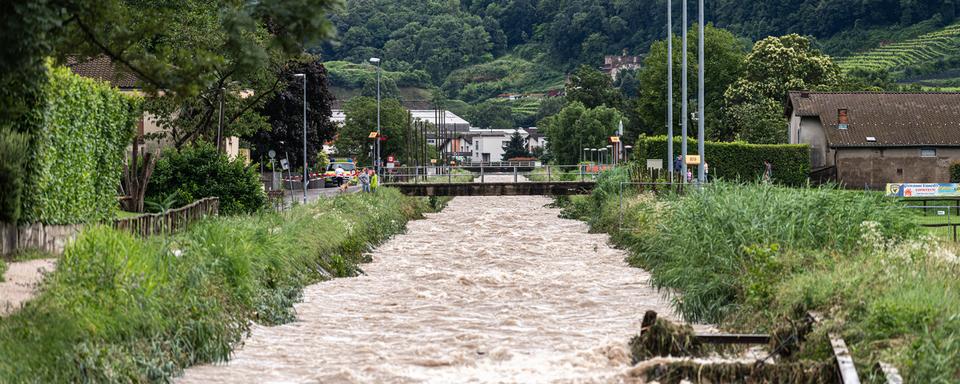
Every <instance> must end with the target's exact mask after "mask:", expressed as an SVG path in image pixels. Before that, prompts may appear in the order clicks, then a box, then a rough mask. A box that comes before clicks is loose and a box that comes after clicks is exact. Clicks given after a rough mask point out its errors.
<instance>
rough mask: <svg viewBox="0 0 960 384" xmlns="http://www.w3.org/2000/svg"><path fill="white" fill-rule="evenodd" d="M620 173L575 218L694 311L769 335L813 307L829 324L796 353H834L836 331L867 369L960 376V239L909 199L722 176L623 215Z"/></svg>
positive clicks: (940, 379)
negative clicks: (937, 235) (939, 235)
mask: <svg viewBox="0 0 960 384" xmlns="http://www.w3.org/2000/svg"><path fill="white" fill-rule="evenodd" d="M618 173H622V172H620V171H613V172H608V173H605V174H603V175H602V176H601V177H600V181H599V183H598V185H597V188H596V189H595V191H594V194H593V195H591V196H583V197H576V198H573V199H572V200H571V201H570V202H568V203H567V204H565V206H566V208H565V210H564V214H565V215H567V216H570V217H578V218H581V219H584V220H588V221H589V222H590V224H591V227H592V228H593V229H594V230H600V231H606V232H609V233H610V234H611V236H612V239H613V241H614V242H616V243H617V244H618V245H620V246H622V247H625V248H627V249H628V251H629V255H630V256H629V259H628V261H630V262H631V264H633V265H635V266H639V267H643V268H646V269H647V270H649V271H650V272H651V274H652V280H653V283H654V284H655V285H656V286H658V287H660V288H665V289H669V290H670V291H671V292H674V293H676V294H677V296H675V298H674V306H675V308H676V309H677V310H678V311H679V313H681V314H682V315H683V316H684V317H685V318H686V319H687V320H692V321H708V322H714V323H718V324H720V325H721V326H722V327H723V328H726V329H730V330H735V331H745V332H768V331H770V330H771V329H772V328H774V327H775V326H777V325H778V324H779V323H782V322H784V321H785V319H792V320H794V321H796V320H798V319H799V316H800V315H801V314H803V313H804V312H806V311H811V310H814V311H818V312H820V313H822V314H823V315H824V318H825V319H826V321H825V323H824V324H822V325H820V326H818V327H817V328H816V330H815V332H814V334H812V335H811V336H810V337H809V341H808V342H807V343H806V344H804V346H803V347H802V348H801V351H800V354H799V355H798V356H796V358H808V359H816V360H821V361H822V360H824V359H827V358H829V356H830V352H829V347H828V346H829V344H828V343H827V342H826V333H827V332H828V331H829V332H837V333H839V334H840V335H841V336H842V337H844V339H845V340H846V341H847V343H848V344H849V345H850V346H851V349H852V351H853V354H854V358H855V361H856V363H857V364H858V368H859V369H860V370H861V372H863V375H864V376H867V377H871V375H870V374H869V373H868V372H872V367H873V365H874V364H875V363H876V362H877V361H884V362H888V363H892V364H894V365H896V366H897V367H899V368H900V369H901V372H902V373H904V377H905V378H906V379H907V382H910V383H953V382H956V381H957V379H958V378H960V333H958V332H960V279H957V278H956V276H957V274H958V273H960V259H958V258H957V256H956V255H957V252H958V250H960V247H958V246H957V245H956V244H944V243H940V242H938V241H936V240H935V239H930V238H929V237H925V236H924V232H923V231H922V229H921V228H920V227H919V226H918V219H919V217H918V215H916V214H913V213H906V214H905V211H904V210H903V208H901V206H900V203H898V202H897V201H896V200H893V199H886V198H883V197H882V196H881V195H880V194H871V193H863V192H857V191H845V190H838V189H833V188H800V189H794V188H784V187H777V186H771V185H738V184H728V183H717V184H714V185H711V186H709V187H706V188H704V189H702V190H692V191H690V192H688V194H686V195H684V196H677V195H663V196H660V197H655V196H652V195H649V194H628V195H627V196H626V197H625V206H626V209H625V210H624V211H622V212H621V211H620V210H619V209H618V208H619V201H618V200H619V195H618V194H617V193H616V192H615V185H616V184H617V181H618V180H623V179H624V175H622V174H618ZM620 214H622V215H623V217H624V228H626V229H625V230H624V231H617V228H618V224H619V222H618V219H619V215H620ZM638 310H639V309H638ZM638 315H639V314H638Z"/></svg>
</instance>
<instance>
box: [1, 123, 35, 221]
mask: <svg viewBox="0 0 960 384" xmlns="http://www.w3.org/2000/svg"><path fill="white" fill-rule="evenodd" d="M28 138H29V137H28V136H27V135H26V134H23V133H19V132H15V131H14V130H12V129H3V128H0V191H3V194H0V222H5V223H16V222H17V221H18V220H19V219H20V211H21V208H22V207H21V199H22V196H23V178H24V174H25V169H24V166H25V165H26V164H27V148H28V145H29V142H28Z"/></svg>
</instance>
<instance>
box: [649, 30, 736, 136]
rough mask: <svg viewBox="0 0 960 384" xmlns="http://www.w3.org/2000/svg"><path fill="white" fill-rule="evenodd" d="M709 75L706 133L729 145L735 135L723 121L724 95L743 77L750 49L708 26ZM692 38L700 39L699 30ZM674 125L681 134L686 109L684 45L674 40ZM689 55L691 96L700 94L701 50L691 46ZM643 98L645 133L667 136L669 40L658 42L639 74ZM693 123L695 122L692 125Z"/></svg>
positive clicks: (690, 33) (706, 81) (707, 59)
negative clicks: (683, 80) (699, 68)
mask: <svg viewBox="0 0 960 384" xmlns="http://www.w3.org/2000/svg"><path fill="white" fill-rule="evenodd" d="M703 32H704V41H705V43H704V54H705V57H706V60H705V61H706V63H705V71H706V73H708V74H709V75H708V76H707V77H706V78H705V79H704V88H705V89H704V93H705V100H706V101H705V105H704V115H705V119H704V125H705V127H704V130H705V134H706V136H707V138H708V139H709V140H717V141H729V140H733V139H734V132H731V131H730V129H729V128H730V126H729V125H726V124H724V121H723V108H724V103H723V93H724V92H725V91H726V90H727V88H728V87H729V86H730V85H731V84H733V82H734V81H735V80H736V79H737V78H738V77H740V75H741V74H742V73H743V69H742V68H743V58H744V56H745V52H746V47H745V46H744V44H743V42H741V41H740V40H738V39H737V37H736V36H734V35H733V34H732V33H730V32H729V31H727V30H724V29H721V28H716V27H714V26H713V25H707V26H706V27H705V28H704V29H703ZM687 34H688V35H689V36H696V35H697V27H696V26H693V27H690V30H689V31H688V32H687ZM673 47H674V52H673V93H674V94H673V104H674V105H673V113H674V116H673V123H674V132H679V131H680V121H681V120H680V118H681V115H680V113H681V106H682V104H681V103H682V97H681V95H682V93H681V92H682V90H683V88H682V87H681V84H682V82H681V72H680V71H681V69H682V67H683V66H682V59H681V56H680V55H681V54H682V45H681V40H680V38H679V37H676V36H674V38H673ZM688 48H689V49H688V52H687V56H688V57H687V64H688V67H687V73H688V75H687V76H688V81H687V92H688V94H689V95H691V96H693V95H696V94H697V76H698V73H697V57H698V56H697V47H696V45H695V44H690V46H689V47H688ZM638 77H639V83H640V86H639V92H640V93H639V95H638V100H637V103H636V106H635V107H634V109H636V110H637V113H638V115H639V116H640V119H641V123H642V126H643V127H642V130H643V132H646V133H648V134H666V126H667V121H666V120H667V118H666V115H667V100H666V97H665V96H664V95H665V94H666V89H667V43H666V41H665V40H659V41H656V42H654V43H653V44H652V45H651V46H650V52H649V53H648V54H647V57H646V59H645V60H644V65H643V68H641V69H640V71H639V73H638ZM688 107H689V110H690V111H695V110H696V105H695V104H689V105H688ZM691 123H692V122H691Z"/></svg>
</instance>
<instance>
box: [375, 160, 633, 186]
mask: <svg viewBox="0 0 960 384" xmlns="http://www.w3.org/2000/svg"><path fill="white" fill-rule="evenodd" d="M491 164H493V165H491ZM613 168H614V166H613V165H609V164H607V165H594V164H580V165H540V166H526V167H524V166H522V165H520V164H514V165H510V166H504V165H498V164H497V163H482V164H480V163H478V164H477V165H476V166H475V167H474V166H468V165H466V164H464V165H456V166H449V165H447V166H427V167H395V168H386V169H384V170H383V173H382V175H381V176H380V183H381V184H391V183H448V184H455V183H504V182H512V183H522V182H592V181H594V180H595V179H596V177H597V175H599V174H600V173H602V172H604V171H608V170H610V169H613Z"/></svg>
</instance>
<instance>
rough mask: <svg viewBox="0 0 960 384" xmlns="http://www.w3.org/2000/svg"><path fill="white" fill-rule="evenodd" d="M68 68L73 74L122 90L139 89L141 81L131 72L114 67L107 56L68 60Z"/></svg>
mask: <svg viewBox="0 0 960 384" xmlns="http://www.w3.org/2000/svg"><path fill="white" fill-rule="evenodd" d="M67 67H68V68H70V70H71V71H73V73H75V74H77V75H80V76H83V77H87V78H91V79H97V80H102V81H106V82H108V83H110V85H113V86H114V87H117V88H120V89H139V88H140V85H139V82H140V79H138V78H137V76H136V75H134V74H133V73H131V72H129V71H124V70H122V69H121V68H117V66H115V65H113V62H112V61H110V58H108V57H106V56H97V57H91V58H81V59H78V58H68V59H67Z"/></svg>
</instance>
